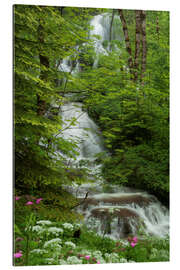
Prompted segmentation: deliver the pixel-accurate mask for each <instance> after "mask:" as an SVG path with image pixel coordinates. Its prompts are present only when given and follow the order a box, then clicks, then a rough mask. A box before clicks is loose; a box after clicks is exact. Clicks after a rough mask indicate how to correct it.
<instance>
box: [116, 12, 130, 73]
mask: <svg viewBox="0 0 180 270" xmlns="http://www.w3.org/2000/svg"><path fill="white" fill-rule="evenodd" d="M118 11H119V15H120V19H121V22H122V26H123V32H124V38H125V44H126V50H127V52H128V54H129V59H128V66H129V69H130V73H131V74H132V75H133V67H134V63H133V57H132V50H131V44H130V39H129V34H128V28H127V23H126V20H125V18H124V14H123V11H122V9H118Z"/></svg>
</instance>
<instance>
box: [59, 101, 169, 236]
mask: <svg viewBox="0 0 180 270" xmlns="http://www.w3.org/2000/svg"><path fill="white" fill-rule="evenodd" d="M62 117H63V120H64V121H67V120H68V121H69V120H71V119H73V118H74V117H75V118H76V119H77V120H76V124H75V125H74V126H72V127H70V128H68V129H66V130H65V131H64V132H63V136H64V137H65V138H66V139H68V140H75V141H76V142H78V152H79V156H78V157H77V160H76V161H74V164H77V163H78V162H80V161H81V160H84V161H90V166H89V169H90V170H91V171H92V172H95V173H97V172H98V170H100V166H99V165H95V162H94V161H95V155H96V154H98V153H100V152H102V151H105V149H104V147H103V143H102V138H101V136H100V133H99V130H98V126H97V125H96V124H95V123H94V122H93V121H92V120H91V119H90V118H89V116H88V114H87V112H84V111H83V110H82V104H81V103H78V102H73V103H67V104H65V105H64V106H63V107H62ZM92 174H93V173H92ZM103 183H104V181H103V179H101V178H99V180H97V179H96V180H95V181H94V182H93V181H92V180H91V181H90V182H89V183H86V184H82V185H80V186H78V185H74V186H72V187H66V189H67V190H68V191H70V192H71V193H72V194H74V195H75V196H78V198H79V199H82V200H83V198H84V197H85V195H86V193H87V192H88V197H87V199H86V200H85V201H84V203H83V204H82V205H81V206H80V207H79V208H78V211H79V213H81V214H83V216H84V222H85V224H86V225H87V226H88V227H89V228H90V229H94V230H96V232H98V233H99V234H101V235H108V236H109V237H111V238H114V239H118V238H119V237H126V236H128V235H130V234H133V235H134V234H137V233H138V231H139V230H140V229H141V230H143V231H144V232H146V234H149V235H156V236H159V237H165V236H166V235H167V234H168V230H169V213H168V209H167V208H166V207H164V206H163V205H162V204H161V203H160V202H159V201H158V200H157V198H155V197H154V196H152V195H150V194H148V193H146V192H144V191H139V190H135V189H132V188H128V187H118V186H116V185H112V184H106V185H105V186H104V185H103Z"/></svg>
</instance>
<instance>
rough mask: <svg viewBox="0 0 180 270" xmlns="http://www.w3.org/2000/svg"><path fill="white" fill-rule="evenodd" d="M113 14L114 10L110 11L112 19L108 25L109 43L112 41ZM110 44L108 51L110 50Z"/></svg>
mask: <svg viewBox="0 0 180 270" xmlns="http://www.w3.org/2000/svg"><path fill="white" fill-rule="evenodd" d="M114 14H115V9H113V10H112V18H111V24H110V29H109V41H110V42H111V40H112V26H113V20H114ZM111 47H112V46H111V44H110V50H111Z"/></svg>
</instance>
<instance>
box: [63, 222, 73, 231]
mask: <svg viewBox="0 0 180 270" xmlns="http://www.w3.org/2000/svg"><path fill="white" fill-rule="evenodd" d="M62 226H63V227H64V228H65V229H68V230H70V231H72V230H73V225H72V224H71V223H63V224H62Z"/></svg>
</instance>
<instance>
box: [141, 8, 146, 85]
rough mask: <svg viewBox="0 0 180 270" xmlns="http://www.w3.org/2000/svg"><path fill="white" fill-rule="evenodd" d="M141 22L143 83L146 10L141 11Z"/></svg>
mask: <svg viewBox="0 0 180 270" xmlns="http://www.w3.org/2000/svg"><path fill="white" fill-rule="evenodd" d="M141 22H142V24H141V25H142V29H141V31H142V66H141V81H142V84H144V81H143V78H144V75H145V71H146V55H147V45H146V11H143V10H142V11H141Z"/></svg>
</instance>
